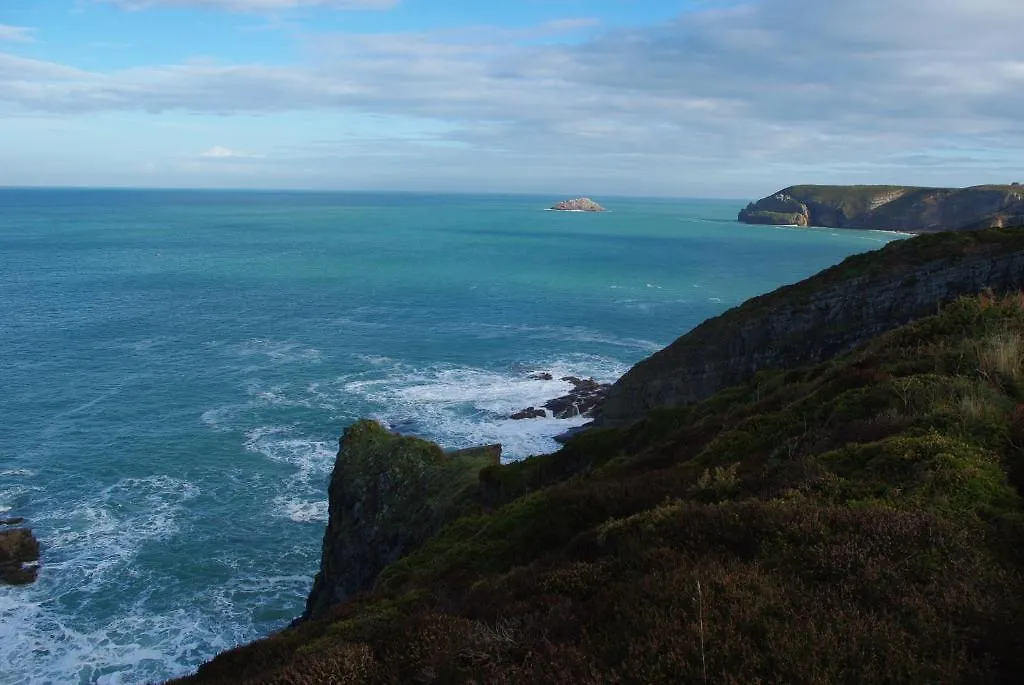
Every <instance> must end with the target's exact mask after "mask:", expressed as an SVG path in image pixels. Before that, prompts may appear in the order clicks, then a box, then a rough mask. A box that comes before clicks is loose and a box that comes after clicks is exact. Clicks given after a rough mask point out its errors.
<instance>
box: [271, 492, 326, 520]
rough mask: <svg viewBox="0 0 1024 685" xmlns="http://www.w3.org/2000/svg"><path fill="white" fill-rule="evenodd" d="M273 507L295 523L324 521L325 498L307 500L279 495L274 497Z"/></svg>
mask: <svg viewBox="0 0 1024 685" xmlns="http://www.w3.org/2000/svg"><path fill="white" fill-rule="evenodd" d="M274 509H275V511H276V512H279V513H282V514H283V515H284V516H285V517H286V518H289V519H291V520H292V521H295V522H296V523H325V522H326V521H327V500H326V499H325V500H316V501H312V502H311V501H308V500H301V499H296V498H291V497H287V496H284V495H280V496H278V497H275V498H274Z"/></svg>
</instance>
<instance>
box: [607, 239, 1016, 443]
mask: <svg viewBox="0 0 1024 685" xmlns="http://www.w3.org/2000/svg"><path fill="white" fill-rule="evenodd" d="M984 289H991V290H993V291H994V292H997V293H999V292H1008V291H1014V290H1021V289H1024V231H1019V230H1012V229H1011V230H989V231H980V232H974V233H945V234H939V235H928V236H919V237H917V238H911V239H908V240H901V241H896V242H892V243H889V244H888V245H887V246H886V247H884V248H883V249H881V250H879V251H877V252H870V253H866V254H861V255H856V256H853V257H850V258H848V259H846V260H845V261H844V262H842V263H841V264H839V265H837V266H835V267H832V268H831V269H828V270H826V271H823V272H821V273H819V274H817V275H815V276H812V277H811V278H808V279H807V280H804V281H801V282H800V283H797V284H795V285H790V286H786V287H783V288H779V289H778V290H776V291H774V292H772V293H769V294H767V295H762V296H761V297H756V298H754V299H752V300H748V301H747V302H746V303H744V304H742V305H740V306H739V307H735V308H733V309H730V310H729V311H727V312H726V313H724V314H722V315H721V316H718V317H716V318H714V319H710V320H708V321H705V322H704V323H702V324H701V325H700V326H698V327H697V328H695V329H693V330H692V331H691V332H689V333H687V334H686V335H684V336H683V337H681V338H679V339H678V340H676V341H675V342H674V343H672V344H671V345H669V346H668V347H667V348H665V349H663V350H661V351H660V352H657V353H655V354H654V355H653V356H651V357H648V358H647V359H645V360H644V361H642V362H640V363H639V364H637V365H636V366H634V367H633V368H632V369H630V370H629V372H627V373H626V374H625V375H624V376H623V377H622V378H621V379H619V380H618V381H617V382H616V383H614V384H613V385H612V387H611V389H610V390H609V391H608V396H607V398H606V399H605V401H604V402H603V404H602V405H601V407H600V408H599V410H598V416H597V422H596V423H597V424H598V425H604V426H609V425H624V424H629V423H632V422H634V421H637V420H639V419H641V418H643V417H644V416H645V415H646V414H647V413H648V412H649V411H650V410H651V409H654V408H655V407H663V406H678V405H683V404H687V403H690V402H695V401H698V400H702V399H704V398H707V397H710V396H711V395H712V394H714V393H715V392H717V391H719V390H721V389H723V388H726V387H728V386H731V385H736V384H737V383H740V382H743V381H746V380H747V379H749V378H751V377H752V376H753V375H754V374H755V373H756V372H757V371H759V370H761V369H771V368H793V367H797V366H801V365H805V364H811V363H815V362H820V361H822V360H825V359H829V358H831V357H834V356H835V355H837V354H839V353H842V352H845V351H848V350H850V349H852V348H853V347H855V346H856V345H858V344H860V343H861V342H863V341H865V340H867V339H869V338H871V337H873V336H876V335H878V334H879V333H882V332H885V331H889V330H892V329H894V328H896V327H898V326H901V325H903V324H905V323H907V322H909V321H911V320H913V319H917V318H920V317H922V316H926V315H928V314H934V313H935V311H936V308H937V307H939V306H940V305H942V304H943V303H946V302H949V301H951V300H953V299H955V298H956V297H959V296H961V295H968V294H975V293H978V292H981V291H982V290H984Z"/></svg>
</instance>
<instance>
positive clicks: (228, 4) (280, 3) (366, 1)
mask: <svg viewBox="0 0 1024 685" xmlns="http://www.w3.org/2000/svg"><path fill="white" fill-rule="evenodd" d="M99 1H100V2H106V3H109V4H113V5H117V6H119V7H123V8H125V9H132V10H139V9H147V8H151V7H200V8H206V9H225V10H230V11H238V12H267V11H275V10H289V9H298V8H301V7H334V8H337V9H342V10H385V9H391V8H392V7H395V6H396V5H397V4H398V3H399V2H400V0H99Z"/></svg>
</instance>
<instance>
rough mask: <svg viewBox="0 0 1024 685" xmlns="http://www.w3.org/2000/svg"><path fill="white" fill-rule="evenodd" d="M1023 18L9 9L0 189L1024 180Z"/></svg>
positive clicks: (2, 29)
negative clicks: (1022, 115)
mask: <svg viewBox="0 0 1024 685" xmlns="http://www.w3.org/2000/svg"><path fill="white" fill-rule="evenodd" d="M12 5H13V6H12ZM1020 35H1024V3H1021V2H1019V0H932V1H930V2H928V3H924V2H922V1H921V0H830V2H821V0H747V1H744V0H505V1H502V2H499V1H497V0H495V1H493V2H480V1H479V0H478V1H475V2H470V1H469V0H23V1H21V2H17V3H14V2H4V3H2V5H0V185H78V186H91V185H99V186H150V187H203V188H207V187H208V188H216V187H232V188H245V187H252V188H313V189H405V190H428V191H430V190H441V191H459V190H464V191H484V192H488V191H508V192H542V193H570V194H571V193H586V194H592V195H601V194H631V195H662V196H707V197H754V196H760V195H763V194H766V193H768V192H771V191H773V190H775V189H777V188H779V187H782V186H785V185H789V184H791V183H805V182H822V183H872V182H877V183H916V184H932V185H967V184H973V183H986V182H1006V181H1010V180H1014V179H1017V180H1024V168H1022V167H1024V127H1022V126H1020V124H1019V122H1020V112H1022V111H1024V48H1021V47H1020V45H1021V42H1020V38H1019V37H1020Z"/></svg>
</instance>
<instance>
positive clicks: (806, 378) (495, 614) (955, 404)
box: [181, 230, 1024, 685]
mask: <svg viewBox="0 0 1024 685" xmlns="http://www.w3.org/2000/svg"><path fill="white" fill-rule="evenodd" d="M966 238H970V240H965V239H966ZM1022 252H1024V245H1022V243H1021V236H1019V235H1017V234H1016V233H1013V232H1009V231H1003V230H996V231H985V232H980V233H977V234H973V235H971V236H965V235H961V234H948V235H941V236H927V237H921V238H915V239H911V240H908V241H906V242H904V243H902V244H898V245H896V246H890V247H887V248H885V249H884V250H881V251H879V252H876V253H873V254H871V255H863V256H861V257H859V258H852V261H851V260H847V261H846V262H844V263H843V264H842V265H840V266H839V267H836V268H835V269H833V270H829V271H826V272H824V273H823V274H821V275H819V276H818V277H815V278H812V279H809V280H808V281H805V282H803V283H801V284H798V285H796V286H790V287H789V288H788V289H783V290H782V291H779V292H782V293H783V295H779V293H778V292H777V293H774V294H772V295H769V296H765V298H757V299H755V300H754V301H752V302H751V303H747V304H746V305H743V307H740V308H738V309H737V310H734V312H735V313H730V314H731V315H732V316H740V317H743V316H746V317H751V318H752V320H761V319H763V317H765V316H771V311H772V309H771V308H769V307H768V306H767V305H768V304H771V303H772V302H775V303H776V305H778V306H783V305H785V304H786V303H787V302H788V301H789V300H791V299H793V300H796V301H799V300H801V298H804V297H810V299H812V300H813V292H816V291H818V290H821V291H822V292H827V291H829V289H830V288H835V287H839V286H840V284H842V283H844V282H845V281H846V280H851V281H853V282H854V283H856V282H858V281H857V280H856V279H857V278H860V277H866V278H867V279H868V281H867V282H869V283H871V282H875V279H877V278H879V277H880V274H882V273H884V272H886V271H887V270H889V269H891V268H894V265H895V264H896V263H901V264H902V263H912V264H915V265H916V268H917V269H918V270H920V273H921V274H935V273H945V272H946V271H945V270H946V268H947V267H948V265H949V264H956V263H962V264H978V263H981V262H979V261H977V257H978V255H979V254H985V255H986V258H987V260H988V262H990V263H1002V262H1004V261H1005V260H1008V259H1015V258H1017V257H1020V256H1021V254H1022ZM896 256H899V259H896ZM894 260H895V261H894ZM928 265H932V266H928ZM973 269H974V267H971V269H968V271H967V272H965V273H973ZM993 273H995V274H998V273H1000V272H999V271H998V269H997V270H995V271H993ZM914 286H915V284H913V283H909V284H907V285H906V287H907V288H908V292H911V293H918V294H919V293H920V292H921V291H919V290H915V289H914ZM943 287H944V286H943ZM985 287H986V284H984V283H982V284H980V286H979V292H975V293H972V294H967V295H964V296H963V297H960V298H958V299H955V300H953V301H951V302H942V301H941V299H940V300H939V302H938V303H937V304H935V305H934V306H933V308H932V310H931V312H930V313H927V314H925V315H924V316H923V317H922V318H918V319H917V320H915V321H913V322H911V323H909V324H904V325H902V326H898V327H894V328H892V329H891V330H888V331H887V332H884V333H878V332H871V333H870V337H865V338H864V339H863V340H862V342H861V344H859V345H857V346H856V347H855V348H853V349H844V348H842V347H840V348H836V350H835V355H834V356H832V357H831V358H828V359H826V360H823V361H816V360H806V359H804V360H803V361H801V359H797V360H796V361H792V360H791V358H790V357H786V356H784V355H783V356H779V357H773V356H772V354H771V346H770V344H769V345H768V347H767V348H766V350H765V351H764V352H763V353H761V354H758V353H757V352H756V350H754V349H751V348H747V347H743V348H738V349H739V352H740V353H741V354H742V355H743V356H742V358H743V359H746V358H747V357H748V356H750V357H752V358H759V359H764V360H770V359H777V360H778V361H780V362H781V363H783V365H782V366H780V367H778V368H768V367H762V368H761V369H760V370H759V371H758V372H757V373H754V374H753V375H752V376H749V377H747V378H745V379H744V380H742V381H739V382H737V383H735V384H732V385H731V386H730V387H724V388H722V389H720V390H718V391H717V392H713V393H712V392H711V391H709V393H708V395H707V396H706V397H704V398H703V399H701V400H700V401H697V402H691V403H688V404H685V405H681V406H662V407H657V408H654V409H653V410H651V411H647V412H646V413H645V415H644V416H643V417H642V418H640V419H639V420H638V421H637V422H635V423H633V424H631V425H625V424H623V425H620V426H614V427H607V428H603V429H600V430H593V431H589V432H586V433H583V434H581V435H579V436H577V437H575V438H574V439H572V440H570V442H569V443H568V444H567V445H565V446H564V447H563V448H562V449H561V450H560V451H558V452H556V453H554V454H550V455H544V456H539V457H533V458H530V459H526V460H524V461H521V462H518V463H514V464H508V465H496V464H493V463H492V464H490V465H488V466H485V467H483V468H482V469H480V470H479V472H478V476H477V478H476V479H475V480H473V479H468V480H467V479H466V478H465V471H460V470H459V469H456V470H455V472H459V473H461V474H462V475H459V476H458V477H453V478H452V485H451V486H450V487H449V488H447V489H445V490H444V493H443V494H441V495H439V494H438V493H439V491H438V490H437V489H435V486H434V485H430V483H435V484H436V483H437V482H438V480H437V479H436V478H435V477H434V476H432V475H430V472H431V470H432V469H434V468H436V467H438V466H440V467H442V468H451V466H450V464H451V462H450V460H449V459H446V458H445V457H443V456H438V455H439V454H440V452H439V451H434V450H433V449H431V448H429V447H424V443H423V442H422V441H418V440H416V439H414V438H403V437H398V436H392V435H389V434H388V433H387V432H386V431H385V430H384V429H383V428H382V427H380V426H379V425H377V424H374V423H372V422H361V423H359V424H356V425H355V426H354V427H352V428H350V429H349V430H348V431H346V434H345V437H344V438H343V440H342V445H341V450H340V452H339V463H338V465H337V466H336V469H335V475H336V476H337V475H338V474H339V473H343V472H347V471H346V470H347V469H349V468H350V466H349V465H347V462H349V461H352V463H353V464H356V463H357V462H358V461H359V460H360V459H362V457H359V456H357V455H358V454H359V453H362V452H364V451H367V450H369V451H370V452H375V453H377V454H383V453H384V452H387V451H388V450H397V451H400V452H401V451H404V453H405V454H406V455H411V454H413V453H415V452H422V453H423V455H424V457H423V467H422V468H423V469H424V470H425V473H427V476H426V477H425V478H424V479H423V482H424V483H427V485H424V486H422V487H421V486H420V485H418V483H419V481H417V480H415V479H410V478H407V477H406V476H395V475H394V474H392V473H391V472H390V471H389V470H388V469H387V468H386V467H384V468H382V467H380V466H372V467H371V468H370V469H369V471H368V474H369V478H368V479H365V480H364V481H363V486H364V487H367V492H368V493H369V498H370V499H371V500H372V499H373V498H376V497H378V496H384V495H381V493H387V495H386V496H387V497H388V498H389V499H387V505H386V506H379V505H378V504H366V505H363V504H360V503H359V502H357V501H353V500H351V499H350V498H347V497H340V498H339V497H337V495H336V491H335V485H334V481H333V479H332V492H331V498H332V499H331V506H332V512H331V526H335V527H334V528H333V530H334V531H338V530H342V531H346V530H349V529H348V528H346V526H349V525H351V524H354V523H357V522H358V519H357V517H359V516H365V513H364V512H371V513H372V515H371V516H370V518H371V519H372V520H373V521H376V522H378V523H379V525H378V530H381V531H389V530H392V527H391V526H392V524H391V523H389V521H397V520H401V519H403V517H407V516H408V515H409V512H421V513H426V514H433V513H435V512H437V513H438V515H439V516H440V517H442V518H443V517H445V516H447V514H444V513H439V512H450V513H451V516H452V518H450V519H449V520H448V522H447V523H446V524H444V525H442V526H440V527H439V529H438V530H439V532H437V533H436V534H434V535H431V536H429V537H427V538H426V539H425V542H423V544H422V546H420V547H419V548H418V549H409V550H408V552H409V553H408V554H406V556H404V557H402V558H400V559H398V560H397V561H394V562H391V563H386V561H387V560H383V561H384V562H385V563H386V565H385V566H384V567H383V570H382V571H381V572H380V573H379V574H377V575H376V577H375V578H374V579H373V580H369V581H366V582H363V583H361V584H360V587H361V588H362V590H361V591H359V592H354V593H346V595H345V597H344V598H343V599H344V601H343V602H341V603H338V604H334V605H332V604H331V602H327V603H326V605H325V606H320V607H319V608H318V609H317V611H315V612H313V613H312V614H310V616H309V617H308V618H307V620H304V621H301V622H299V623H298V624H297V625H296V626H295V627H293V628H291V629H288V630H285V631H282V632H281V633H279V634H277V635H274V636H271V637H269V638H266V639H264V640H260V641H257V642H255V643H252V644H250V645H246V646H243V647H240V648H237V649H234V650H231V651H228V652H225V653H224V654H222V655H220V656H218V657H217V658H216V659H214V660H213V661H211V662H209V663H207V664H205V665H204V666H202V667H201V668H200V669H199V672H198V673H197V674H196V675H194V676H192V677H190V678H187V679H184V680H182V681H181V682H190V683H326V682H331V683H412V682H423V683H430V682H436V683H469V682H475V683H498V684H501V683H508V684H512V683H515V684H516V685H520V684H522V683H594V684H596V683H694V682H714V683H735V684H739V683H754V682H762V683H768V682H774V683H882V682H885V683H926V682H928V683H932V682H934V683H939V682H941V683H1013V682H1020V680H1021V678H1022V676H1024V632H1022V631H1021V630H1020V626H1021V625H1024V577H1022V570H1024V503H1022V499H1021V487H1022V485H1024V296H1022V294H1021V292H1020V291H1019V290H1014V289H1010V288H1008V292H1007V294H1004V295H1000V294H996V293H994V292H993V291H991V290H986V289H985ZM847 291H848V292H847V297H848V300H849V302H850V305H849V306H850V307H851V308H852V309H853V310H856V311H859V310H861V309H863V308H864V307H866V306H867V304H865V303H864V302H862V301H861V300H870V298H872V297H875V296H876V295H877V293H876V292H874V291H872V290H870V289H865V288H859V287H852V286H851V287H848V288H847ZM787 293H788V294H787ZM780 297H781V298H783V299H781V300H779V299H772V298H780ZM894 297H895V296H894ZM922 297H923V295H922ZM836 311H837V312H841V311H843V310H841V309H837V310H836ZM730 314H727V315H725V316H726V317H729V316H730ZM853 320H857V319H856V317H855V318H854V319H851V321H853ZM737 327H738V329H740V330H742V329H743V328H744V327H743V325H741V324H737ZM723 330H725V329H723ZM809 330H818V329H809ZM826 330H827V329H821V330H820V331H819V332H820V333H824V332H826ZM696 334H697V331H694V332H693V333H691V334H689V336H694V335H696ZM689 336H684V338H683V340H685V339H686V338H687V337H689ZM683 340H681V341H677V343H676V345H679V344H681V343H682V342H683ZM810 342H813V341H810ZM755 343H756V341H751V342H750V344H751V345H754V344H755ZM804 362H806V363H804ZM402 461H403V465H402V466H401V467H400V469H399V470H400V471H402V472H408V473H414V472H415V471H416V469H417V468H419V467H417V466H416V460H415V458H413V457H403V458H402ZM368 463H372V464H378V465H379V464H383V463H384V462H381V461H380V460H378V459H370V460H369V462H368ZM355 468H357V469H358V468H359V467H358V466H356V467H355ZM470 468H472V467H470ZM339 470H340V471H339ZM351 475H352V476H353V477H361V476H359V474H351ZM336 517H339V521H340V520H341V519H345V522H344V523H343V525H342V526H341V528H338V527H337V526H336V525H335V518H336ZM375 525H377V524H375ZM432 525H433V524H432ZM332 535H333V533H332V529H331V528H329V530H328V534H327V536H326V537H325V554H326V553H327V550H328V547H329V545H330V544H331V543H332ZM345 535H347V533H345ZM387 535H388V534H387V533H385V537H387ZM338 539H345V538H344V537H342V538H338ZM338 539H335V540H334V542H337V540H338ZM380 543H381V541H380V540H369V539H367V540H366V541H365V542H364V543H363V544H362V545H352V546H349V548H348V549H347V556H348V557H350V559H349V561H347V562H346V561H344V560H342V564H348V565H352V564H355V565H356V566H357V567H360V566H359V565H360V564H362V563H363V561H361V560H365V559H366V558H367V555H372V554H375V553H376V552H374V551H373V550H372V549H369V548H368V547H372V546H373V545H376V544H380ZM335 558H336V559H338V558H339V557H335ZM361 568H363V567H361ZM349 570H350V569H349ZM339 572H340V573H345V572H347V570H346V569H334V570H333V571H331V573H339ZM339 577H340V576H339ZM365 577H366V576H364V578H365ZM353 589H354V588H353Z"/></svg>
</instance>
